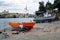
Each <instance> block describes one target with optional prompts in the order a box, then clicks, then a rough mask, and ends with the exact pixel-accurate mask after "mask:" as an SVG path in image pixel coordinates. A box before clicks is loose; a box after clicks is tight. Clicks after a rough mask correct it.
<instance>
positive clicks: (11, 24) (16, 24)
mask: <svg viewBox="0 0 60 40" xmlns="http://www.w3.org/2000/svg"><path fill="white" fill-rule="evenodd" d="M9 25H10V26H11V27H13V28H17V27H19V25H20V23H13V22H9Z"/></svg>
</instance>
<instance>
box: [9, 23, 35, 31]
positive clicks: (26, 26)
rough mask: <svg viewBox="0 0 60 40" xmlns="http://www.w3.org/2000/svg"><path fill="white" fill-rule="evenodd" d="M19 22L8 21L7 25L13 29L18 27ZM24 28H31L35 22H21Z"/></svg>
mask: <svg viewBox="0 0 60 40" xmlns="http://www.w3.org/2000/svg"><path fill="white" fill-rule="evenodd" d="M20 24H21V23H14V22H9V25H10V26H11V27H13V28H15V29H17V28H19V25H20ZM22 24H23V26H24V28H28V30H31V29H32V28H33V26H34V25H35V22H23V23H22Z"/></svg>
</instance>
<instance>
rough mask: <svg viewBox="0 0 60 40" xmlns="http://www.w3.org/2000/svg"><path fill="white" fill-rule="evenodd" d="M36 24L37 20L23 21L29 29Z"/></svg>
mask: <svg viewBox="0 0 60 40" xmlns="http://www.w3.org/2000/svg"><path fill="white" fill-rule="evenodd" d="M34 25H35V22H23V26H24V27H27V28H28V29H29V30H31V29H32V28H33V26H34Z"/></svg>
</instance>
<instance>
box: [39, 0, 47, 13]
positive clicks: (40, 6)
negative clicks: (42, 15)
mask: <svg viewBox="0 0 60 40" xmlns="http://www.w3.org/2000/svg"><path fill="white" fill-rule="evenodd" d="M39 11H41V12H42V11H43V12H45V11H46V8H45V6H44V2H43V1H42V2H39Z"/></svg>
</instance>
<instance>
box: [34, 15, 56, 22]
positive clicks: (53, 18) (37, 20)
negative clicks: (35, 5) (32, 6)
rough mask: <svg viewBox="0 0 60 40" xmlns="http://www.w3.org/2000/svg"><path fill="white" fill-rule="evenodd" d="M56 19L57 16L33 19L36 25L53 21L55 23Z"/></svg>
mask: <svg viewBox="0 0 60 40" xmlns="http://www.w3.org/2000/svg"><path fill="white" fill-rule="evenodd" d="M55 18H56V15H55V14H52V15H50V16H47V17H44V16H43V17H36V18H34V19H33V21H35V22H36V23H41V22H42V23H45V22H52V21H55Z"/></svg>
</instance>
